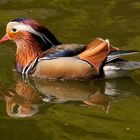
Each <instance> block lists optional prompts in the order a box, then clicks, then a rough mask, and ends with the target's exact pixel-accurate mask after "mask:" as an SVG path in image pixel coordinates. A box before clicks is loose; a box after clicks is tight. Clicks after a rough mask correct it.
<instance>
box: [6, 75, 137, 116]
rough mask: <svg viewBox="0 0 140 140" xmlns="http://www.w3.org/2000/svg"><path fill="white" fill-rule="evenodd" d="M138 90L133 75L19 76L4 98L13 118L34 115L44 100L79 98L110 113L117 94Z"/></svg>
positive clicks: (77, 99) (8, 111) (51, 101)
mask: <svg viewBox="0 0 140 140" xmlns="http://www.w3.org/2000/svg"><path fill="white" fill-rule="evenodd" d="M128 81H129V82H128ZM132 86H133V88H132ZM139 89H140V87H139V85H138V84H137V83H135V81H133V80H132V79H131V78H124V79H114V80H97V81H46V80H38V79H35V80H34V79H30V80H28V81H25V80H22V79H21V78H19V77H18V78H17V81H16V88H15V90H8V91H7V93H6V94H5V95H4V99H5V101H6V112H7V114H8V115H9V116H11V117H32V116H34V115H35V114H37V113H38V112H39V109H40V107H41V106H42V105H43V104H44V103H45V105H46V103H63V102H67V101H80V102H82V103H84V104H85V105H88V106H96V107H99V108H101V109H102V110H103V111H105V112H106V113H109V108H110V106H111V103H112V101H114V100H115V99H117V98H118V95H121V94H123V95H125V96H127V95H130V94H134V93H135V90H137V91H139ZM120 93H121V94H120Z"/></svg>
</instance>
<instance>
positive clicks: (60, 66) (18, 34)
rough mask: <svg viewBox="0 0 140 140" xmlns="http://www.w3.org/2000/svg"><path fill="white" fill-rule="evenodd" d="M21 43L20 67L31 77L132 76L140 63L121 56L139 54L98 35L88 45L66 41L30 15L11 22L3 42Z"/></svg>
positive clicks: (20, 69) (17, 56) (18, 55)
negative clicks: (63, 42) (61, 39)
mask: <svg viewBox="0 0 140 140" xmlns="http://www.w3.org/2000/svg"><path fill="white" fill-rule="evenodd" d="M8 40H13V41H14V42H15V43H16V45H17V50H16V70H17V72H19V73H21V74H23V75H25V76H30V77H38V78H53V79H55V78H56V79H85V78H97V77H104V78H115V77H123V76H128V75H129V73H130V72H131V71H132V70H134V69H137V68H140V62H131V61H126V60H122V59H120V57H122V56H125V55H129V54H134V53H137V52H138V51H135V50H128V51H124V50H119V49H118V48H115V47H113V46H111V45H110V43H109V40H108V39H106V40H103V39H101V38H96V39H95V40H93V41H92V42H91V43H89V44H88V45H82V44H62V43H61V42H60V41H58V40H57V39H56V37H55V36H54V35H53V33H51V32H50V31H49V30H48V29H47V28H45V27H44V26H42V25H41V24H40V23H39V22H37V21H35V20H34V19H30V18H18V19H15V20H12V21H10V22H9V23H8V24H7V27H6V34H5V35H4V36H3V37H2V39H1V40H0V43H3V42H6V41H8Z"/></svg>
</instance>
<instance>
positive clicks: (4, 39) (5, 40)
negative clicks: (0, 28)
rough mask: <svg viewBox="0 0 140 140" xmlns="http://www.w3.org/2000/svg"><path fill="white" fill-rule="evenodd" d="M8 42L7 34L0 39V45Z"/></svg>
mask: <svg viewBox="0 0 140 140" xmlns="http://www.w3.org/2000/svg"><path fill="white" fill-rule="evenodd" d="M8 40H10V38H9V36H8V34H5V35H4V36H3V37H2V38H1V39H0V44H2V43H4V42H7V41H8Z"/></svg>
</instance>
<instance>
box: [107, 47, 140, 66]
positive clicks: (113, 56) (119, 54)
mask: <svg viewBox="0 0 140 140" xmlns="http://www.w3.org/2000/svg"><path fill="white" fill-rule="evenodd" d="M135 53H139V51H137V50H115V51H112V52H110V53H109V55H108V56H107V58H106V61H105V63H109V62H111V61H113V60H116V59H118V58H120V57H123V56H127V55H131V54H135Z"/></svg>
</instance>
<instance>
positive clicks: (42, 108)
mask: <svg viewBox="0 0 140 140" xmlns="http://www.w3.org/2000/svg"><path fill="white" fill-rule="evenodd" d="M139 14H140V2H139V1H138V0H133V1H132V0H123V1H122V0H108V1H105V0H93V1H91V0H61V1H60V0H52V1H49V0H24V1H23V0H21V1H20V2H18V0H1V1H0V31H1V32H0V34H1V36H2V35H3V34H4V33H5V26H6V24H7V22H9V21H10V20H12V19H14V18H17V17H32V18H35V19H37V20H39V21H40V22H41V23H43V24H44V25H46V27H48V28H49V29H50V30H51V31H52V32H53V33H54V34H55V35H56V36H57V37H58V38H59V39H60V41H62V42H64V43H84V44H88V43H89V42H90V41H91V40H92V39H93V38H95V37H102V38H104V39H105V38H108V39H109V40H110V42H111V44H113V46H116V47H119V48H121V49H137V50H140V49H139V46H140V18H139ZM15 50H16V47H15V44H14V43H12V42H9V43H6V44H4V45H1V46H0V60H1V63H0V123H1V124H0V136H1V138H2V139H3V140H9V139H12V140H17V139H18V140H19V139H21V140H22V139H23V140H25V139H29V140H30V139H31V140H38V139H40V140H44V139H49V140H51V139H52V140H70V139H71V140H77V139H78V140H93V139H94V140H104V139H107V140H108V139H111V140H115V139H116V140H122V139H126V140H132V139H133V140H139V139H140V119H139V118H140V112H139V106H140V71H139V70H137V71H135V72H134V73H133V74H132V76H131V78H120V79H110V80H101V79H100V80H90V81H45V80H37V79H23V78H22V77H21V76H20V75H19V74H17V73H16V72H15V71H14V70H13V69H14V61H15ZM127 59H132V60H135V61H140V55H139V54H137V55H132V56H129V57H127Z"/></svg>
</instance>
